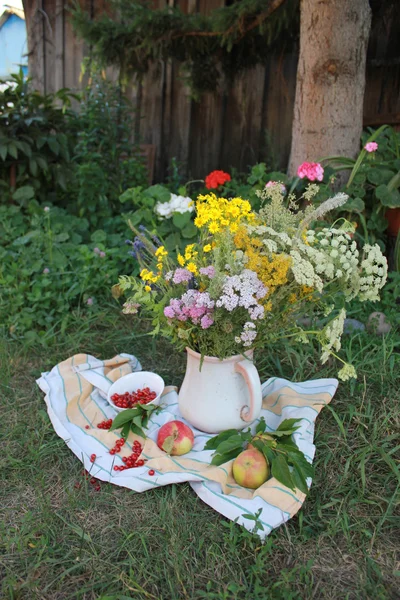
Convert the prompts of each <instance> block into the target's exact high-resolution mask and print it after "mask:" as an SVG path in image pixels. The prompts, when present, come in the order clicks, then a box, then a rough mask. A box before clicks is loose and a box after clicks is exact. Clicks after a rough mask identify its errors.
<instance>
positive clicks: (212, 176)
mask: <svg viewBox="0 0 400 600" xmlns="http://www.w3.org/2000/svg"><path fill="white" fill-rule="evenodd" d="M230 180H231V176H230V175H229V173H225V172H224V171H211V173H209V175H207V177H206V179H205V182H206V188H207V189H208V190H211V189H213V188H217V187H218V186H219V185H224V183H225V182H227V181H230Z"/></svg>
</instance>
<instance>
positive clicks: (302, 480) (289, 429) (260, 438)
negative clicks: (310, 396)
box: [205, 418, 314, 494]
mask: <svg viewBox="0 0 400 600" xmlns="http://www.w3.org/2000/svg"><path fill="white" fill-rule="evenodd" d="M299 421H301V419H285V420H284V421H282V423H281V424H280V425H279V427H278V429H277V430H276V431H272V432H268V433H266V432H265V430H266V427H267V426H266V423H265V420H264V418H262V419H260V422H259V423H258V425H257V428H256V433H255V435H253V434H252V433H251V431H250V429H248V430H247V431H239V432H238V431H237V430H236V429H229V430H227V431H223V432H222V433H220V434H218V435H217V436H215V437H213V438H211V439H210V440H208V442H207V444H206V445H205V450H215V452H214V455H213V459H212V461H211V464H212V465H222V464H223V463H226V462H228V461H229V460H232V459H234V458H236V457H237V456H239V454H240V453H241V452H243V450H244V449H245V448H246V447H248V446H249V445H251V446H252V447H254V448H256V449H257V450H259V451H260V452H261V453H262V454H263V455H264V457H265V459H266V461H267V462H268V464H269V465H270V467H271V474H272V476H273V477H275V479H276V480H277V481H279V482H280V483H282V484H283V485H285V486H286V487H288V488H289V489H291V490H295V489H296V488H298V489H299V490H301V491H302V492H303V493H304V494H307V493H308V486H307V478H308V477H312V476H313V473H314V470H313V467H312V465H311V464H310V463H309V462H308V461H307V459H306V458H305V456H304V454H303V452H302V451H301V450H300V449H299V447H298V446H297V444H296V442H295V441H294V440H293V438H292V435H293V433H295V432H296V431H297V430H298V429H299V427H298V426H296V424H297V423H298V422H299Z"/></svg>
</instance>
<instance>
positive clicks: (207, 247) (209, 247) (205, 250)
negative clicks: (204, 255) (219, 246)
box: [203, 244, 211, 252]
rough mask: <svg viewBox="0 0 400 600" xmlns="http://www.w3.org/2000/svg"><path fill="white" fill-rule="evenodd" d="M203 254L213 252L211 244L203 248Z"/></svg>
mask: <svg viewBox="0 0 400 600" xmlns="http://www.w3.org/2000/svg"><path fill="white" fill-rule="evenodd" d="M203 252H211V244H206V245H205V246H204V248H203Z"/></svg>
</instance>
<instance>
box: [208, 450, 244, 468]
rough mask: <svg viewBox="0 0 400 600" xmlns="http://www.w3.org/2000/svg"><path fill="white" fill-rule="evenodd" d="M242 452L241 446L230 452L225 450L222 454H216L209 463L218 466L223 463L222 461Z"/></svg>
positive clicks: (224, 461)
mask: <svg viewBox="0 0 400 600" xmlns="http://www.w3.org/2000/svg"><path fill="white" fill-rule="evenodd" d="M241 452H242V448H236V449H235V450H231V452H226V453H224V454H216V455H215V456H214V457H213V459H212V461H211V464H212V465H215V466H216V467H219V465H223V464H224V463H226V462H228V461H229V460H232V459H233V458H236V457H237V456H239V454H240V453H241Z"/></svg>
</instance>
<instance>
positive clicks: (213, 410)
mask: <svg viewBox="0 0 400 600" xmlns="http://www.w3.org/2000/svg"><path fill="white" fill-rule="evenodd" d="M186 351H187V366H186V374H185V378H184V380H183V383H182V387H181V389H180V391H179V410H180V413H181V415H182V417H183V418H184V419H186V420H187V421H188V422H189V423H190V424H191V425H193V426H194V427H196V428H197V429H200V430H201V431H205V432H207V433H219V432H220V431H225V430H226V429H243V428H244V427H246V425H249V424H250V423H251V422H252V421H254V420H255V419H257V417H258V416H259V414H260V412H261V405H262V394H261V382H260V378H259V376H258V371H257V369H256V367H255V366H254V364H253V360H252V359H253V352H252V350H249V351H247V352H246V353H245V357H244V356H242V355H241V354H238V355H236V356H230V357H229V358H225V359H224V360H220V359H219V358H215V357H213V356H205V357H204V358H203V362H202V365H201V369H200V359H201V355H200V354H199V353H198V352H194V351H193V350H191V349H190V348H186Z"/></svg>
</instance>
